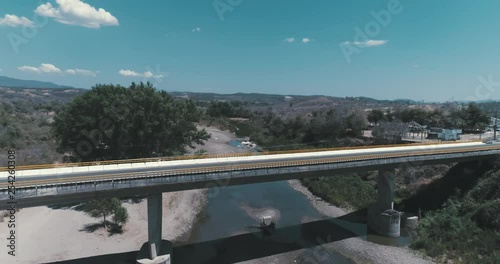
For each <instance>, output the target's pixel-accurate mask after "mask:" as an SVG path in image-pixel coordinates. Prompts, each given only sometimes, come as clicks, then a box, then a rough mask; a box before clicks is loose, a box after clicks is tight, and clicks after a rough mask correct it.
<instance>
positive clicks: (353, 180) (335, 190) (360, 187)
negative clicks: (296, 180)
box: [302, 175, 376, 209]
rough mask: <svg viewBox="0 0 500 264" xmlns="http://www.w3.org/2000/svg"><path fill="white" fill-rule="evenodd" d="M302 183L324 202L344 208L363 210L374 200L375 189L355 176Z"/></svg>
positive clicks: (323, 178)
mask: <svg viewBox="0 0 500 264" xmlns="http://www.w3.org/2000/svg"><path fill="white" fill-rule="evenodd" d="M302 183H303V184H304V186H306V187H307V188H309V189H310V190H311V192H312V193H314V194H315V195H317V196H319V197H321V198H322V199H324V200H325V201H327V202H329V203H332V204H335V205H337V206H340V207H344V208H354V209H361V208H365V207H367V206H368V205H369V204H370V203H372V202H374V201H375V199H376V191H375V188H373V186H371V185H370V184H369V183H367V182H365V181H363V180H362V179H361V178H359V177H357V176H352V175H349V176H347V175H345V176H344V175H339V176H333V177H321V178H313V179H309V178H308V179H303V180H302Z"/></svg>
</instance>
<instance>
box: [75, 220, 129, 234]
mask: <svg viewBox="0 0 500 264" xmlns="http://www.w3.org/2000/svg"><path fill="white" fill-rule="evenodd" d="M99 229H106V231H108V237H110V236H114V235H121V234H123V227H122V226H120V225H118V224H115V223H113V222H109V221H106V222H105V223H104V222H99V223H92V224H87V225H84V226H83V228H82V229H80V230H78V231H80V232H87V233H94V232H95V231H97V230H99Z"/></svg>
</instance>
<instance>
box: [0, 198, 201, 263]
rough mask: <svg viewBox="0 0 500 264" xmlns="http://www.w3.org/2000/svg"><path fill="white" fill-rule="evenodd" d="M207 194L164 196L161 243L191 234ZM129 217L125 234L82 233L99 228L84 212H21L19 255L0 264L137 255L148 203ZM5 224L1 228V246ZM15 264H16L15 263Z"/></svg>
mask: <svg viewBox="0 0 500 264" xmlns="http://www.w3.org/2000/svg"><path fill="white" fill-rule="evenodd" d="M205 203H206V195H205V191H203V190H194V191H183V192H172V193H164V194H163V208H164V209H163V238H164V239H168V240H175V239H178V238H179V237H181V236H182V235H184V234H185V233H186V232H189V231H190V230H191V227H192V225H193V224H194V223H195V221H196V217H197V215H198V212H199V211H200V210H201V208H203V206H205ZM124 206H125V207H126V208H127V211H128V213H129V215H130V220H129V222H128V223H127V224H126V225H125V226H124V228H123V229H124V232H123V234H114V235H111V236H110V234H109V233H108V232H107V231H106V230H104V229H98V230H96V231H94V232H88V231H86V230H84V227H85V226H86V225H92V224H96V223H99V220H100V219H97V218H91V217H89V216H87V215H85V214H84V213H82V212H78V211H75V210H70V209H64V210H62V209H61V210H57V209H51V208H48V207H45V206H44V207H33V208H26V209H22V210H21V211H20V212H18V214H17V215H16V216H17V233H18V237H17V250H16V253H17V256H16V257H15V258H13V257H12V256H9V255H7V252H6V250H2V252H1V255H0V263H42V262H52V261H59V260H67V259H75V258H82V257H89V256H96V255H103V254H112V253H118V252H128V251H134V250H138V249H139V248H140V247H141V246H142V244H143V243H144V242H146V241H147V235H148V233H147V206H146V200H145V199H144V200H142V201H141V202H140V203H124ZM6 232H7V225H6V224H5V223H2V225H0V235H1V237H2V242H3V243H2V244H5V243H6V240H5V239H6V235H5V234H6ZM14 260H15V261H14Z"/></svg>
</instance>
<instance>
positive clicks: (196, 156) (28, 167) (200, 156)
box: [0, 140, 481, 172]
mask: <svg viewBox="0 0 500 264" xmlns="http://www.w3.org/2000/svg"><path fill="white" fill-rule="evenodd" d="M473 142H481V141H480V140H468V141H460V142H448V141H438V142H423V143H406V144H397V145H396V144H390V145H371V146H350V147H338V148H311V149H297V150H279V151H264V152H242V153H229V154H194V155H179V156H167V157H151V158H137V159H123V160H104V161H87V162H72V163H53V164H35V165H21V166H17V167H16V170H17V171H21V170H36V169H50V168H65V167H83V166H96V165H113V164H128V163H146V162H160V161H175V160H194V159H212V158H231V157H246V156H257V155H276V154H296V153H306V152H323V151H336V150H356V149H376V148H388V147H405V146H408V145H411V146H425V145H445V144H457V143H473ZM7 170H8V168H7V167H0V172H3V171H7Z"/></svg>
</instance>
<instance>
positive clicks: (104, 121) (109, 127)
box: [53, 82, 209, 161]
mask: <svg viewBox="0 0 500 264" xmlns="http://www.w3.org/2000/svg"><path fill="white" fill-rule="evenodd" d="M200 115H201V114H200V112H199V111H198V110H197V108H196V106H195V104H194V102H193V101H192V100H185V99H177V98H173V97H172V96H170V95H169V94H167V92H165V91H157V90H156V89H155V88H154V87H153V86H152V85H151V84H150V83H142V82H141V83H140V84H135V83H132V84H131V85H130V87H128V88H125V87H123V86H120V85H111V84H110V85H101V84H98V85H96V86H94V87H92V90H90V91H88V92H86V93H84V94H82V95H80V96H78V97H76V98H75V99H74V100H73V101H72V102H70V103H69V104H68V105H66V106H65V107H64V109H63V110H62V111H61V112H59V113H58V114H57V116H56V117H55V122H54V125H53V133H54V135H55V137H56V139H57V142H58V146H59V151H61V152H71V153H72V154H74V155H75V156H76V157H77V160H82V161H93V160H106V159H123V158H141V157H151V156H164V155H172V154H177V153H183V152H184V148H185V146H191V144H192V143H193V142H195V143H199V144H202V143H203V140H204V139H207V138H208V137H209V135H208V134H207V132H206V131H205V130H201V131H199V130H198V129H197V128H196V125H195V122H197V121H198V120H199V118H200Z"/></svg>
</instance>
